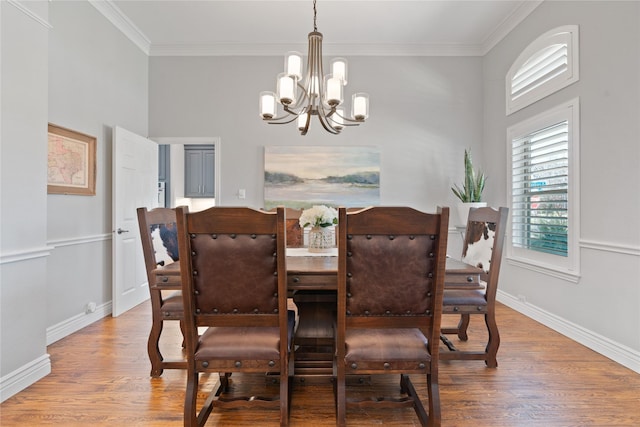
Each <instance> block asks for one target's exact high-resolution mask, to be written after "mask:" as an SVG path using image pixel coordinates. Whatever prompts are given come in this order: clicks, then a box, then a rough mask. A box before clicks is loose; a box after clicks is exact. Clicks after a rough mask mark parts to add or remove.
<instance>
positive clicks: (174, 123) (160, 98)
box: [149, 52, 482, 210]
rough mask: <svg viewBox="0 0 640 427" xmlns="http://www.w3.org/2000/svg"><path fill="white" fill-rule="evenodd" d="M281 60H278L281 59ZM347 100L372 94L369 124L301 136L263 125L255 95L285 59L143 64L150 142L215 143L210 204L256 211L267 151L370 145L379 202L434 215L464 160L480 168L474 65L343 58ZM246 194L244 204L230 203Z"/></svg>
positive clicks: (478, 87)
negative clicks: (216, 191)
mask: <svg viewBox="0 0 640 427" xmlns="http://www.w3.org/2000/svg"><path fill="white" fill-rule="evenodd" d="M283 54H284V52H283ZM348 60H349V67H350V69H349V84H348V85H347V87H346V91H345V97H347V96H350V95H351V94H352V93H354V92H356V91H359V92H360V91H362V92H365V91H366V92H368V93H369V95H370V119H369V121H368V122H367V123H365V124H364V125H362V126H360V127H357V128H347V129H345V130H344V131H343V132H342V134H340V135H337V136H334V135H330V134H328V133H327V132H325V131H324V130H323V129H322V128H321V126H320V124H319V123H318V122H314V123H312V127H311V130H310V131H309V134H307V135H306V136H300V134H299V133H298V131H297V130H296V128H295V124H291V125H280V126H276V125H268V124H266V123H263V122H262V120H261V119H260V117H259V115H258V95H259V93H260V91H262V90H275V78H276V75H277V74H278V73H279V72H281V70H280V69H281V68H282V57H152V58H150V78H149V84H150V90H149V97H150V98H149V99H150V102H149V108H150V110H149V133H150V135H151V136H152V137H154V138H155V137H174V136H192V137H203V136H218V137H220V138H221V156H222V166H221V168H222V171H221V172H222V173H221V182H222V191H221V197H220V199H219V200H217V201H216V203H218V202H219V204H221V205H239V204H246V205H249V206H253V207H261V206H263V176H264V164H263V163H264V158H263V153H264V146H266V145H305V146H313V145H322V146H327V145H350V146H351V145H372V146H377V147H379V148H380V150H381V162H382V164H381V178H380V180H381V189H380V194H381V202H382V203H383V204H389V205H391V204H402V205H412V206H414V207H416V208H418V209H424V210H433V209H435V207H436V205H438V204H445V205H447V204H452V203H454V196H453V194H452V193H451V190H450V187H451V185H452V184H453V182H461V179H462V173H463V161H462V159H463V152H464V149H465V148H466V147H472V148H473V151H474V153H476V161H477V162H478V163H479V164H481V161H482V156H481V150H480V148H481V146H480V143H481V138H482V116H481V115H480V114H479V112H480V111H482V68H481V59H480V58H473V57H467V58H453V57H447V58H413V57H394V58H381V57H350V58H348ZM240 188H244V189H246V200H240V199H238V198H237V197H236V193H237V191H238V189H240Z"/></svg>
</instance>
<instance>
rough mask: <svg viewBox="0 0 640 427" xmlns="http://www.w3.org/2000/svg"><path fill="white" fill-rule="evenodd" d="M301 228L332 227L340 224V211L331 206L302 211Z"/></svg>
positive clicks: (317, 206) (319, 206)
mask: <svg viewBox="0 0 640 427" xmlns="http://www.w3.org/2000/svg"><path fill="white" fill-rule="evenodd" d="M299 222H300V227H302V228H305V227H309V226H311V227H330V226H332V225H336V224H337V223H338V211H337V209H334V208H332V207H329V206H325V205H316V206H313V207H311V208H309V209H305V210H303V211H302V214H301V215H300V220H299Z"/></svg>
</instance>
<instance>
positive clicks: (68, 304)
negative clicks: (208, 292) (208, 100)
mask: <svg viewBox="0 0 640 427" xmlns="http://www.w3.org/2000/svg"><path fill="white" fill-rule="evenodd" d="M0 8H1V9H0V11H1V15H2V16H1V20H2V40H1V41H2V96H1V99H2V110H1V111H2V116H1V118H2V122H1V123H2V146H1V151H0V154H1V165H2V170H1V176H2V179H1V184H0V190H1V199H0V200H1V202H2V205H1V206H0V214H1V216H2V218H1V222H0V224H1V226H2V230H1V233H0V236H1V237H0V267H1V269H2V270H1V272H0V279H1V281H2V283H1V284H0V309H1V315H0V319H1V321H2V323H1V325H0V327H1V331H0V338H1V342H0V349H1V350H0V357H1V360H0V400H4V399H6V398H8V397H10V396H11V395H12V394H14V393H15V392H17V391H19V390H21V389H23V388H25V387H27V386H28V385H30V384H31V383H33V382H35V381H36V380H38V379H39V378H40V377H42V376H44V375H46V374H47V373H48V372H49V371H50V362H49V357H48V355H47V354H46V345H47V344H48V343H50V342H52V341H55V340H56V339H59V338H61V337H64V336H66V335H68V334H69V333H71V332H74V331H75V330H77V329H80V328H81V327H83V326H85V325H87V324H89V323H91V322H92V321H95V320H97V319H99V318H101V317H103V316H105V315H108V314H109V313H110V310H111V158H112V156H111V133H112V126H114V125H120V126H123V127H125V128H127V129H129V130H131V131H134V132H137V133H140V134H142V135H147V128H148V99H149V97H148V57H147V56H146V55H145V54H144V53H143V52H142V51H140V49H138V48H137V47H136V46H135V45H134V44H133V43H132V42H131V41H130V40H128V39H127V38H126V37H125V36H124V35H122V33H121V32H120V31H118V30H116V29H115V28H114V27H113V26H112V25H111V24H110V23H109V22H108V21H107V20H106V19H105V18H104V17H103V16H102V15H101V14H100V13H98V11H97V10H96V9H95V8H94V7H92V6H91V5H90V4H89V3H88V2H52V3H50V2H48V1H41V2H35V1H34V2H13V3H8V2H5V1H2V2H0ZM48 122H51V123H55V124H57V125H60V126H63V127H67V128H70V129H74V130H78V131H80V132H82V133H86V134H89V135H93V136H96V137H97V185H96V195H95V196H65V195H47V187H46V182H47V177H46V173H47V123H48ZM90 301H91V302H95V303H96V304H97V307H98V310H97V311H96V312H95V313H89V314H87V313H85V307H86V304H87V303H88V302H90Z"/></svg>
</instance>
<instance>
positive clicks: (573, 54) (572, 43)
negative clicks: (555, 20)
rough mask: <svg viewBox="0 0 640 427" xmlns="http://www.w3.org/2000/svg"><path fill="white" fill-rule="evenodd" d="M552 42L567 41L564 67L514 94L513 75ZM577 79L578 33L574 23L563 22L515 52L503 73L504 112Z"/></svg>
mask: <svg viewBox="0 0 640 427" xmlns="http://www.w3.org/2000/svg"><path fill="white" fill-rule="evenodd" d="M553 44H566V47H567V69H566V70H565V71H563V72H562V73H560V74H558V75H556V76H554V77H553V78H551V79H550V80H548V81H546V82H544V83H542V84H540V85H539V86H536V87H534V88H533V89H531V90H530V91H529V92H526V93H524V94H522V95H521V96H519V97H518V98H513V96H512V95H513V93H512V79H513V76H514V75H515V74H517V73H518V71H519V70H520V69H521V68H522V67H523V65H525V64H526V63H527V61H529V60H530V59H531V58H532V56H534V55H536V54H537V53H538V52H540V51H541V50H543V49H545V48H547V47H549V46H551V45H553ZM578 80H580V37H579V27H578V26H577V25H564V26H561V27H557V28H554V29H553V30H550V31H547V32H546V33H544V34H542V35H541V36H540V37H538V38H536V39H535V40H534V41H533V42H531V43H530V44H529V45H528V46H527V47H526V48H525V49H524V50H523V51H522V53H520V55H518V58H516V60H515V61H514V62H513V64H512V65H511V67H509V71H508V72H507V75H506V76H505V98H506V99H505V108H506V114H507V116H508V115H510V114H513V113H515V112H516V111H518V110H521V109H522V108H525V107H527V106H529V105H531V104H533V103H534V102H536V101H539V100H540V99H542V98H545V97H547V96H549V95H551V94H552V93H555V92H557V91H559V90H560V89H562V88H564V87H567V86H569V85H571V84H573V83H575V82H577V81H578Z"/></svg>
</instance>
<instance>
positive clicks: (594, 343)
mask: <svg viewBox="0 0 640 427" xmlns="http://www.w3.org/2000/svg"><path fill="white" fill-rule="evenodd" d="M496 299H497V301H499V302H501V303H502V304H504V305H506V306H507V307H510V308H512V309H514V310H516V311H517V312H519V313H522V314H524V315H525V316H527V317H529V318H531V319H533V320H535V321H537V322H539V323H541V324H543V325H545V326H547V327H549V328H551V329H553V330H554V331H556V332H559V333H561V334H562V335H564V336H566V337H568V338H571V339H572V340H574V341H576V342H578V343H580V344H582V345H584V346H586V347H588V348H590V349H591V350H593V351H595V352H597V353H600V354H601V355H603V356H605V357H608V358H609V359H611V360H613V361H614V362H617V363H619V364H621V365H623V366H625V367H627V368H629V369H631V370H633V371H635V372H637V373H639V374H640V352H638V351H636V350H634V349H632V348H629V347H627V346H625V345H623V344H620V343H618V342H615V341H613V340H611V339H609V338H607V337H605V336H602V335H600V334H597V333H595V332H593V331H590V330H588V329H585V328H583V327H581V326H579V325H576V324H575V323H572V322H570V321H568V320H566V319H563V318H562V317H560V316H556V315H555V314H553V313H550V312H548V311H546V310H543V309H541V308H540V307H537V306H535V305H532V304H529V303H526V302H522V301H520V300H518V299H517V298H516V297H514V296H513V295H510V294H508V293H506V292H503V291H501V290H499V289H498V294H497V297H496Z"/></svg>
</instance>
